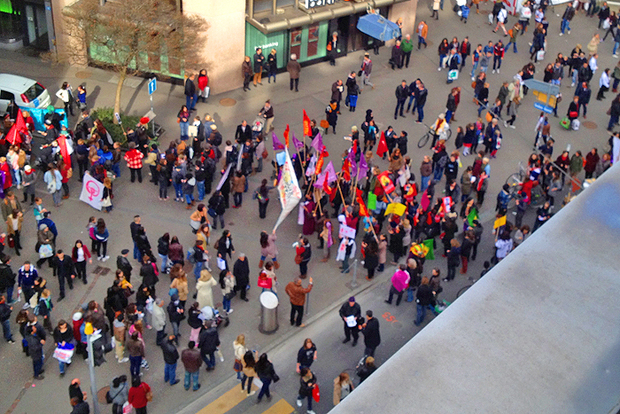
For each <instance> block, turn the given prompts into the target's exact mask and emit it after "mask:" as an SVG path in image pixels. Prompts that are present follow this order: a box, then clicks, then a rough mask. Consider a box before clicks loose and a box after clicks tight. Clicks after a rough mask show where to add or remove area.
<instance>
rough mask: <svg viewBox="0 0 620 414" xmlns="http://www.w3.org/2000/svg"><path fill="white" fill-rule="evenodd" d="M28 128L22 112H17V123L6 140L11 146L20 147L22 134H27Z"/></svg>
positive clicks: (19, 110)
mask: <svg viewBox="0 0 620 414" xmlns="http://www.w3.org/2000/svg"><path fill="white" fill-rule="evenodd" d="M27 133H28V127H27V126H26V121H24V116H23V114H22V110H21V109H18V110H17V117H16V118H15V123H14V124H13V126H12V127H11V129H9V132H8V133H7V134H6V140H7V141H9V143H11V145H19V144H21V143H22V136H21V134H27Z"/></svg>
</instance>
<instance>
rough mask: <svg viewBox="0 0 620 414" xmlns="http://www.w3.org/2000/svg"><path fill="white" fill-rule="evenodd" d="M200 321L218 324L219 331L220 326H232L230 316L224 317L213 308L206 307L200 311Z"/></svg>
mask: <svg viewBox="0 0 620 414" xmlns="http://www.w3.org/2000/svg"><path fill="white" fill-rule="evenodd" d="M198 319H200V320H202V321H213V322H215V324H216V327H217V328H218V329H219V327H220V325H221V324H222V323H223V324H224V326H228V325H229V324H230V320H229V319H228V315H226V316H222V314H221V313H220V312H219V311H218V310H217V309H216V308H212V307H211V306H205V307H204V308H202V309H200V315H198Z"/></svg>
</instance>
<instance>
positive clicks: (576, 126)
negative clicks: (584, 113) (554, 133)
mask: <svg viewBox="0 0 620 414" xmlns="http://www.w3.org/2000/svg"><path fill="white" fill-rule="evenodd" d="M580 126H581V122H579V120H578V119H573V122H571V124H570V127H571V128H572V130H573V131H578V130H579V127H580Z"/></svg>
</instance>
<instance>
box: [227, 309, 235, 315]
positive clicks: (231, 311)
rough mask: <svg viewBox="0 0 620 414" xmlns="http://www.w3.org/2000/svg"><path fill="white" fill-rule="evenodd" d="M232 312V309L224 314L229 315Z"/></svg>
mask: <svg viewBox="0 0 620 414" xmlns="http://www.w3.org/2000/svg"><path fill="white" fill-rule="evenodd" d="M233 310H234V309H230V310H229V311H228V312H226V313H227V314H229V315H230V314H231V313H233Z"/></svg>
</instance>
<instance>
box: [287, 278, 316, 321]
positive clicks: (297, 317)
mask: <svg viewBox="0 0 620 414" xmlns="http://www.w3.org/2000/svg"><path fill="white" fill-rule="evenodd" d="M313 287H314V282H313V281H312V278H310V279H309V284H308V287H306V288H304V287H303V285H302V283H301V278H299V277H298V278H296V279H295V281H293V282H289V283H288V284H287V285H286V288H285V292H286V294H287V295H288V296H289V298H290V301H291V318H290V322H291V326H293V325H295V326H299V327H304V326H305V325H304V324H302V323H301V321H302V318H303V315H304V305H305V304H306V295H307V294H308V293H310V292H311V291H312V288H313Z"/></svg>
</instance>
